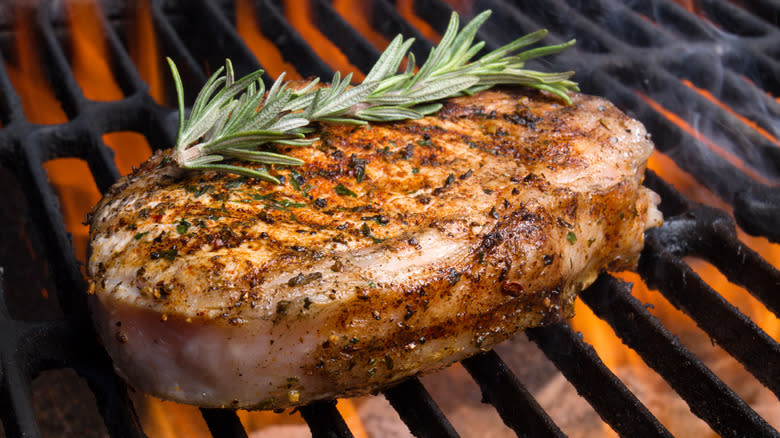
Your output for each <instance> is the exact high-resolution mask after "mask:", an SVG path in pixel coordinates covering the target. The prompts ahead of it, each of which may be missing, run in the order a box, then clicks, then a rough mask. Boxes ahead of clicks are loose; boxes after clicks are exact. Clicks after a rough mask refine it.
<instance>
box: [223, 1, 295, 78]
mask: <svg viewBox="0 0 780 438" xmlns="http://www.w3.org/2000/svg"><path fill="white" fill-rule="evenodd" d="M236 29H237V30H238V34H239V35H241V38H243V39H244V42H245V43H246V45H247V46H249V49H250V50H252V53H254V54H255V57H257V59H258V60H259V61H260V64H262V66H263V68H264V69H265V70H266V71H267V72H268V74H270V75H271V76H272V77H273V78H274V79H275V78H278V77H279V75H281V74H282V73H283V72H287V76H286V77H287V79H295V80H298V79H301V75H300V73H298V71H297V70H296V69H295V67H294V66H293V65H292V64H290V63H289V62H287V61H285V60H284V58H283V57H282V52H281V51H280V50H279V49H278V48H277V47H276V45H275V44H274V43H273V42H272V41H271V40H269V39H268V38H266V37H265V35H263V33H262V30H261V29H260V23H259V21H258V19H257V12H256V11H255V7H254V5H253V4H252V1H251V0H237V1H236Z"/></svg>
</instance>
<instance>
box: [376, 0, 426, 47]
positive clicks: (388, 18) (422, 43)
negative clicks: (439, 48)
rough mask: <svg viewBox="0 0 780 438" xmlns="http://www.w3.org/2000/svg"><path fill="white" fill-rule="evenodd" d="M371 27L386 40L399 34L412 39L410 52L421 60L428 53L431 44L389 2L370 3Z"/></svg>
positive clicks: (388, 0) (382, 0) (380, 0)
mask: <svg viewBox="0 0 780 438" xmlns="http://www.w3.org/2000/svg"><path fill="white" fill-rule="evenodd" d="M372 6H373V7H372V11H371V12H372V23H371V24H372V25H373V26H374V28H375V29H377V30H378V31H379V32H380V33H382V35H384V36H385V37H387V38H388V39H392V38H394V37H395V36H396V35H398V34H401V35H403V36H404V37H406V38H414V43H412V47H411V49H409V51H410V52H413V53H414V54H415V56H417V57H419V58H418V59H420V60H421V59H422V57H423V56H425V55H427V54H428V52H430V50H431V48H432V47H433V44H432V43H431V42H430V41H428V39H426V38H425V37H424V36H423V35H422V34H421V33H420V31H418V30H417V29H416V28H415V27H414V26H412V25H411V24H409V22H408V21H406V20H404V19H403V17H401V14H399V13H398V10H397V9H396V8H395V5H394V4H393V2H391V1H390V0H373V1H372Z"/></svg>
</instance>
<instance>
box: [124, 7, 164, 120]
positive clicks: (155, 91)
mask: <svg viewBox="0 0 780 438" xmlns="http://www.w3.org/2000/svg"><path fill="white" fill-rule="evenodd" d="M134 18H135V20H134V21H135V27H134V28H133V32H131V35H130V38H129V46H130V47H129V49H130V57H131V58H132V59H133V62H134V63H135V66H136V68H137V69H138V74H139V75H140V76H141V79H143V80H144V82H146V83H147V84H148V85H149V94H150V95H151V96H152V98H154V100H155V101H156V102H157V103H159V104H160V105H163V104H165V88H164V87H163V77H162V69H161V68H160V61H161V59H162V58H161V57H160V53H159V52H160V51H159V50H158V49H157V35H156V34H155V31H154V23H153V21H152V8H151V6H150V5H149V0H140V1H138V2H137V3H136V6H135V17H134Z"/></svg>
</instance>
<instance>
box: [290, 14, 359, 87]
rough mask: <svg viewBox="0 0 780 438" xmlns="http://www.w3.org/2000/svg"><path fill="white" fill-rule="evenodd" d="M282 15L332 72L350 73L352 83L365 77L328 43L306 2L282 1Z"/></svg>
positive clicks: (337, 49) (338, 50) (336, 48)
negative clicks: (283, 14)
mask: <svg viewBox="0 0 780 438" xmlns="http://www.w3.org/2000/svg"><path fill="white" fill-rule="evenodd" d="M284 13H285V16H286V17H287V19H288V20H289V21H290V24H292V26H293V27H294V28H295V29H296V30H297V31H298V32H299V33H300V34H301V36H303V38H304V39H305V40H306V42H307V43H309V45H311V48H312V49H313V50H314V52H315V53H316V54H317V56H319V57H320V59H322V60H323V61H325V62H326V63H327V64H328V65H330V66H331V67H332V68H333V69H334V70H336V71H340V72H341V74H342V76H343V75H345V74H347V73H352V81H353V82H360V81H362V80H363V79H364V78H365V77H366V76H365V75H364V74H363V73H362V72H361V71H360V69H359V68H357V67H355V66H354V65H352V63H351V62H349V59H347V56H346V55H344V53H343V52H342V51H341V49H339V48H338V46H336V45H335V44H333V43H332V42H330V40H328V38H327V37H325V35H323V34H322V32H320V30H319V29H317V26H316V25H315V24H314V22H313V20H312V16H311V10H310V5H309V2H308V1H295V0H285V1H284Z"/></svg>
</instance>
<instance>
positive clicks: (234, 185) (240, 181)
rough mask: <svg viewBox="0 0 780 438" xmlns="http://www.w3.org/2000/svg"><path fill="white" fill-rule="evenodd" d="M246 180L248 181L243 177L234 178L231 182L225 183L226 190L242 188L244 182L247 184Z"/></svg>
mask: <svg viewBox="0 0 780 438" xmlns="http://www.w3.org/2000/svg"><path fill="white" fill-rule="evenodd" d="M246 180H247V178H246V177H245V176H241V177H238V178H233V179H231V180H230V181H228V182H226V183H225V188H226V189H235V188H238V187H241V186H242V185H243V184H244V182H246Z"/></svg>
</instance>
